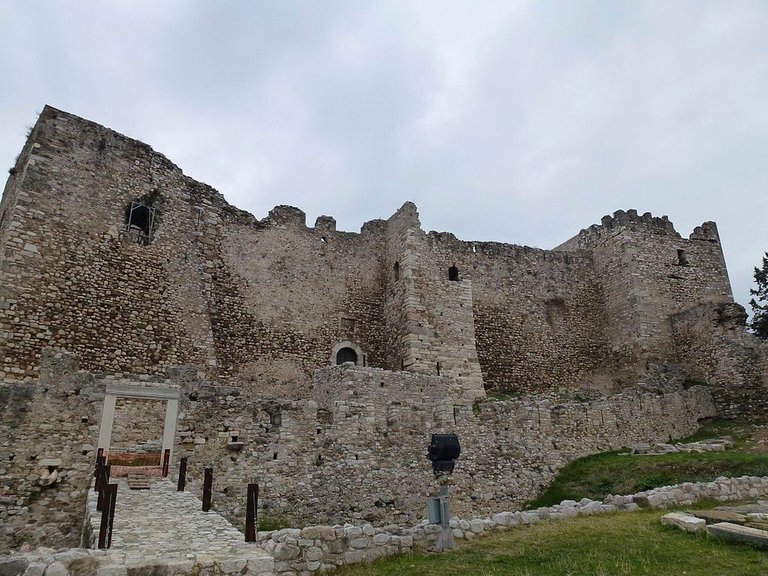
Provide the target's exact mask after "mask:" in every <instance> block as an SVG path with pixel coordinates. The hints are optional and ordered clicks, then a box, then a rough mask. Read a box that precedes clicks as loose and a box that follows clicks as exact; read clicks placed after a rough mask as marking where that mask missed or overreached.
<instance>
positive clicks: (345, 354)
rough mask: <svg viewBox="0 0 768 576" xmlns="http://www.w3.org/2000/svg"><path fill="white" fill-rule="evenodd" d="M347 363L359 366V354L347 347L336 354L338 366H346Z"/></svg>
mask: <svg viewBox="0 0 768 576" xmlns="http://www.w3.org/2000/svg"><path fill="white" fill-rule="evenodd" d="M345 362H353V363H354V364H357V352H355V351H354V350H353V349H352V348H349V347H345V348H342V349H341V350H339V351H338V352H336V365H337V366H338V365H339V364H344V363H345Z"/></svg>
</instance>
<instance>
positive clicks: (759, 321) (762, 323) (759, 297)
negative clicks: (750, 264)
mask: <svg viewBox="0 0 768 576" xmlns="http://www.w3.org/2000/svg"><path fill="white" fill-rule="evenodd" d="M755 282H756V283H757V290H750V291H749V293H750V294H752V296H755V298H752V299H751V300H750V301H749V305H750V306H752V321H751V322H750V323H749V327H750V328H751V329H752V331H753V332H754V333H755V334H757V336H759V337H760V338H765V339H766V340H768V252H766V253H765V256H763V267H762V268H755Z"/></svg>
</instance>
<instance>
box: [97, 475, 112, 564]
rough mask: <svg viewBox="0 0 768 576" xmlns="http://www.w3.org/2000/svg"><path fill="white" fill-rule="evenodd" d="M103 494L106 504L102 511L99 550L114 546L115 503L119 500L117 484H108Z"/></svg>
mask: <svg viewBox="0 0 768 576" xmlns="http://www.w3.org/2000/svg"><path fill="white" fill-rule="evenodd" d="M102 493H103V495H104V497H103V498H104V503H103V506H102V509H101V524H100V525H99V541H98V547H99V549H102V550H103V549H105V548H109V547H110V546H112V527H113V525H114V522H115V501H116V500H117V484H107V485H106V486H104V487H103V489H102V491H101V492H99V496H101V494H102Z"/></svg>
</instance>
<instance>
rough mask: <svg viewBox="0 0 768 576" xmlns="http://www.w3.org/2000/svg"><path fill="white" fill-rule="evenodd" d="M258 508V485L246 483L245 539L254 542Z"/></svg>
mask: <svg viewBox="0 0 768 576" xmlns="http://www.w3.org/2000/svg"><path fill="white" fill-rule="evenodd" d="M258 509H259V485H258V484H248V496H247V500H246V502H245V541H246V542H256V518H257V515H258Z"/></svg>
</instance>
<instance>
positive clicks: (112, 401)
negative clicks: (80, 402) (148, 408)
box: [97, 382, 181, 463]
mask: <svg viewBox="0 0 768 576" xmlns="http://www.w3.org/2000/svg"><path fill="white" fill-rule="evenodd" d="M118 398H136V399H139V400H162V401H165V403H166V405H165V424H164V426H163V447H162V451H161V452H160V458H162V457H163V456H162V455H163V454H165V451H166V450H170V455H171V457H170V459H169V463H170V462H172V461H173V445H174V444H175V440H176V421H177V420H178V416H179V399H180V398H181V390H179V389H178V388H170V387H168V386H148V385H146V384H136V385H133V384H116V383H112V382H110V383H108V384H107V387H106V390H105V391H104V408H103V409H102V411H101V426H100V427H99V443H98V446H97V449H98V448H103V450H104V453H105V454H107V461H109V446H110V443H111V441H112V427H113V426H114V423H115V405H116V403H117V399H118ZM161 461H162V460H161Z"/></svg>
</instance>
